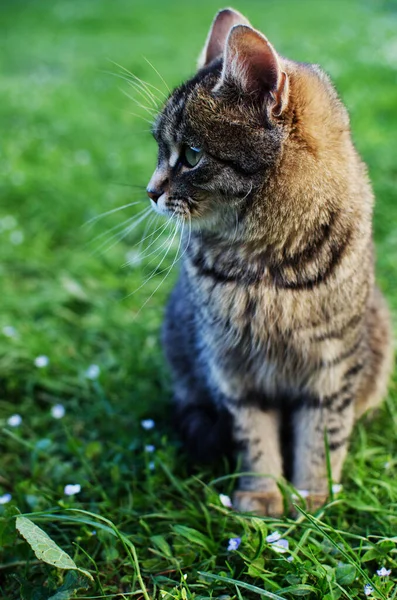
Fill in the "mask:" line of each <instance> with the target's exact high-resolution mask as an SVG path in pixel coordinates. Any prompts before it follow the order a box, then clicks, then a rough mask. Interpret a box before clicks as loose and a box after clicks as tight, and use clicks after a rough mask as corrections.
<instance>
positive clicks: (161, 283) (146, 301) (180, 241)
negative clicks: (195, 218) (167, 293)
mask: <svg viewBox="0 0 397 600" xmlns="http://www.w3.org/2000/svg"><path fill="white" fill-rule="evenodd" d="M178 225H179V222H177V227H178ZM184 227H185V224H184V223H183V222H182V229H181V237H180V239H179V244H178V249H177V251H176V255H175V258H174V260H173V261H172V264H171V266H170V267H168V269H163V271H161V272H162V273H163V272H164V271H166V274H165V275H164V277H163V279H162V280H161V281H160V283H159V284H158V285H157V287H156V288H155V289H154V290H153V292H152V293H151V294H150V296H149V298H146V300H145V302H144V303H143V304H142V306H141V307H140V309H139V310H138V312H137V313H136V315H135V318H136V317H137V316H138V315H139V313H140V312H141V310H142V309H143V308H144V307H145V306H146V304H147V303H148V302H149V301H150V300H151V299H152V298H153V296H154V294H155V293H156V292H157V291H158V290H159V289H160V287H161V286H162V285H163V283H164V281H165V280H166V279H167V277H168V275H169V274H170V273H171V271H172V268H173V266H174V265H175V263H176V261H177V260H178V254H179V250H180V248H181V243H182V239H183V230H184ZM175 233H176V232H175ZM174 238H175V234H174V236H173V239H172V241H173V240H174ZM171 243H172V242H171ZM167 252H168V251H167Z"/></svg>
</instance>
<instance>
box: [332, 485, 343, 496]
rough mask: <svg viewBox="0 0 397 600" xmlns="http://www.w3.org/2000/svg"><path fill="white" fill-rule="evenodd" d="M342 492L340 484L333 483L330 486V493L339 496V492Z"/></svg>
mask: <svg viewBox="0 0 397 600" xmlns="http://www.w3.org/2000/svg"><path fill="white" fill-rule="evenodd" d="M342 490H343V485H341V484H340V483H334V484H333V485H332V493H333V494H339V492H341V491H342Z"/></svg>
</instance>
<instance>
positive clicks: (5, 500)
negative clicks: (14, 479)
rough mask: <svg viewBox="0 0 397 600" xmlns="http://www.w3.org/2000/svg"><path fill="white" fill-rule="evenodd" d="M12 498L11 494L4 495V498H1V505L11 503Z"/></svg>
mask: <svg viewBox="0 0 397 600" xmlns="http://www.w3.org/2000/svg"><path fill="white" fill-rule="evenodd" d="M11 498H12V496H11V494H3V495H2V496H0V504H7V502H9V501H10V500H11Z"/></svg>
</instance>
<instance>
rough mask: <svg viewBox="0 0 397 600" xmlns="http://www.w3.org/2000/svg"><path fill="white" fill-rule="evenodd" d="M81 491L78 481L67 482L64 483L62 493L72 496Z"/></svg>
mask: <svg viewBox="0 0 397 600" xmlns="http://www.w3.org/2000/svg"><path fill="white" fill-rule="evenodd" d="M80 492H81V485H80V484H79V483H68V484H67V485H65V487H64V490H63V493H64V494H65V496H74V495H75V494H79V493H80Z"/></svg>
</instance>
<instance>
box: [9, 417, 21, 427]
mask: <svg viewBox="0 0 397 600" xmlns="http://www.w3.org/2000/svg"><path fill="white" fill-rule="evenodd" d="M21 423H22V417H21V415H11V417H9V418H8V419H7V424H8V425H9V426H10V427H19V426H20V424H21Z"/></svg>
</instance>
